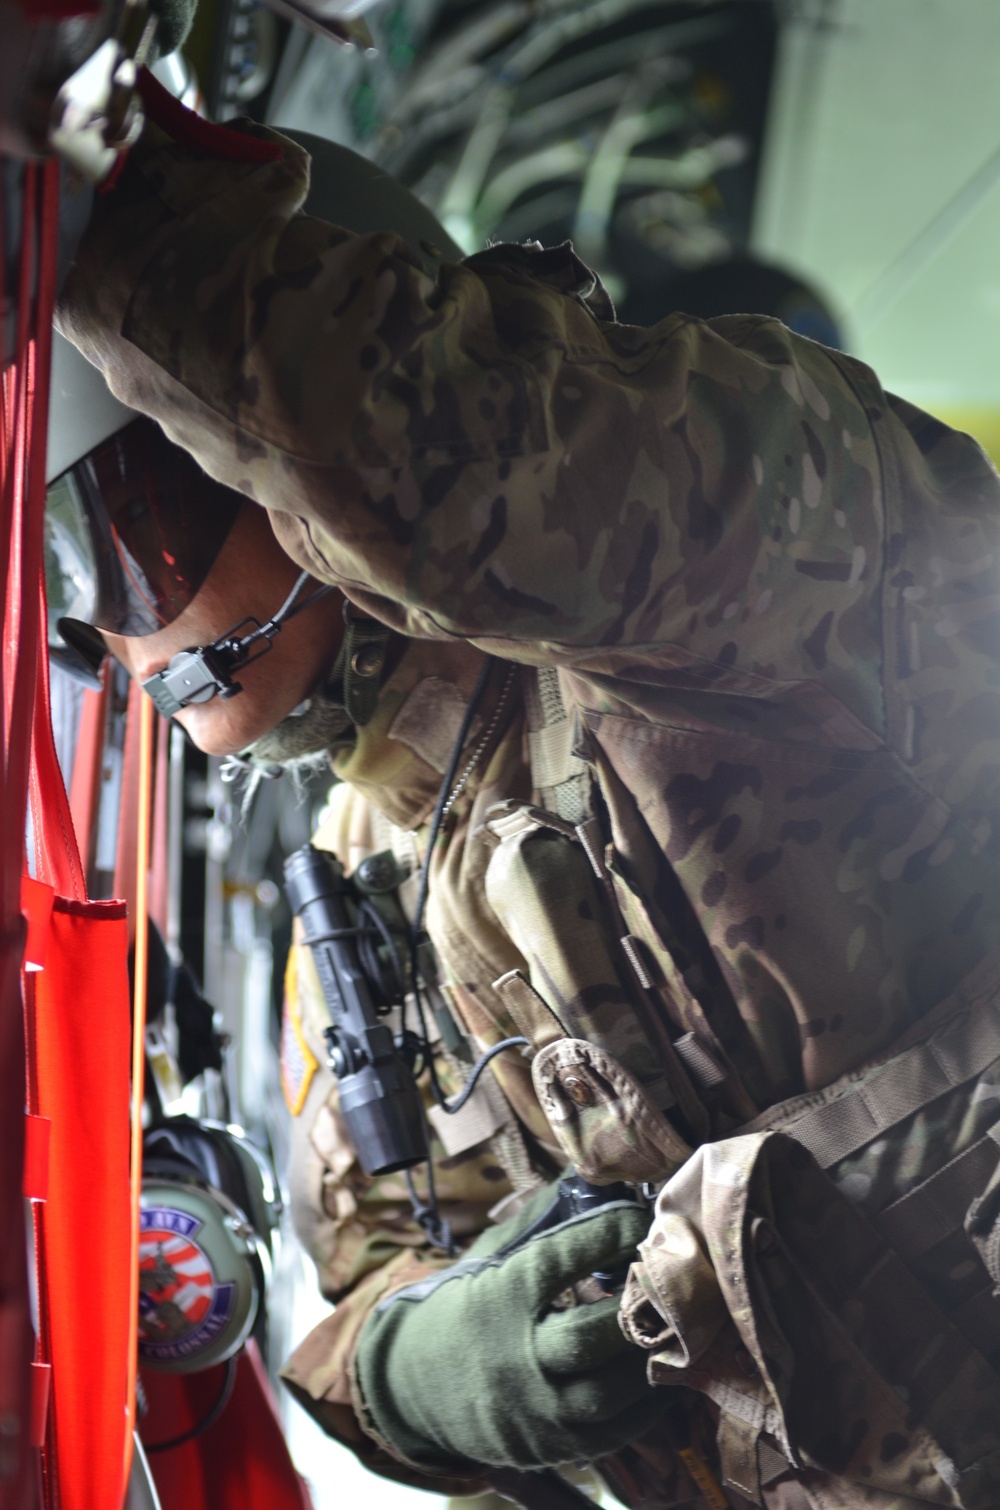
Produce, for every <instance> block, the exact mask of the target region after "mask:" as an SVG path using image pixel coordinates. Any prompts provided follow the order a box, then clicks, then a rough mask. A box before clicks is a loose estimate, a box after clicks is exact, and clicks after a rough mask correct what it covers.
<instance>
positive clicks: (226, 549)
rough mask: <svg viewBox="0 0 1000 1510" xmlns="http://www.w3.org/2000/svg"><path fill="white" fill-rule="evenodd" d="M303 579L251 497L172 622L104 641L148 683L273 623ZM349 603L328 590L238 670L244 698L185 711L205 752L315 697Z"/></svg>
mask: <svg viewBox="0 0 1000 1510" xmlns="http://www.w3.org/2000/svg"><path fill="white" fill-rule="evenodd" d="M298 575H299V568H298V567H297V566H296V565H295V563H294V562H293V561H291V560H289V558H288V557H287V556H286V555H285V553H284V551H283V550H282V549H281V546H280V545H279V544H278V542H277V540H275V538H274V534H273V533H272V530H271V526H270V524H269V522H268V517H267V514H266V512H265V511H264V509H262V508H258V507H257V505H256V504H252V503H247V504H246V505H245V506H244V507H243V509H241V511H240V513H239V515H238V516H237V519H236V522H235V524H234V525H233V527H232V529H231V531H230V532H229V535H228V537H227V539H226V542H225V544H224V545H223V547H222V550H221V551H220V552H219V555H218V557H217V558H216V560H215V563H214V565H213V566H212V569H211V571H210V572H209V574H208V576H207V577H206V579H205V581H204V583H203V584H202V586H201V588H200V589H199V591H198V592H197V594H196V595H195V597H194V598H193V599H192V600H191V602H190V603H189V604H188V606H187V608H186V609H185V610H184V612H183V613H182V614H181V615H180V616H179V617H178V618H176V619H175V620H174V622H173V623H172V624H168V625H167V626H166V628H164V629H161V630H160V631H159V632H158V633H157V634H149V635H143V636H142V637H141V638H135V637H134V636H131V635H121V634H111V633H109V632H108V631H103V634H104V639H105V641H106V643H107V646H108V649H109V650H110V652H111V654H112V655H113V656H115V657H116V659H117V660H119V661H121V663H122V665H123V666H124V667H125V669H126V670H127V671H128V672H129V674H130V675H131V676H133V677H135V678H136V680H137V681H140V682H141V681H145V680H146V678H147V677H150V676H154V675H155V674H156V672H158V671H163V670H164V668H165V667H166V666H167V665H168V663H169V662H170V660H171V658H172V657H173V656H175V655H176V654H177V653H178V651H181V650H187V649H189V648H190V647H191V646H193V645H210V644H212V642H213V641H214V640H217V639H218V638H219V637H220V636H221V635H223V634H225V633H226V631H227V630H229V629H232V628H233V627H234V626H235V625H236V624H237V623H238V622H239V621H240V620H241V619H245V618H255V619H257V620H258V621H259V622H260V623H261V624H263V623H264V622H265V621H266V620H267V619H269V618H271V616H272V615H273V614H275V613H277V611H278V609H279V608H280V607H281V604H282V603H283V602H284V600H285V598H286V597H287V595H288V594H289V593H290V592H291V590H292V587H293V586H294V584H295V581H296V578H297V577H298ZM307 591H308V589H303V593H304V595H305V594H306V593H307ZM343 601H344V600H343V598H342V597H341V595H340V593H338V592H332V593H328V594H327V595H326V597H323V598H321V599H320V600H319V602H318V603H314V604H313V605H312V606H311V607H309V608H306V609H304V610H303V611H302V613H300V614H298V615H296V617H295V618H293V619H291V620H289V622H288V623H287V624H286V625H285V626H284V627H283V628H282V630H281V631H280V633H279V634H277V635H276V636H275V638H274V640H273V641H272V648H271V650H269V651H268V653H267V654H266V655H264V656H262V657H261V659H260V660H259V661H255V662H254V663H253V664H252V665H250V666H247V667H246V669H245V670H243V671H240V672H239V673H238V675H237V680H238V681H239V682H240V683H241V684H242V686H243V691H242V692H240V693H238V694H237V696H236V697H233V698H229V699H226V700H224V699H223V698H221V697H213V698H212V700H211V702H207V703H196V704H192V705H191V706H190V707H187V708H182V709H181V711H180V713H178V714H177V722H178V723H179V724H183V726H184V728H185V729H186V730H187V732H188V733H189V734H190V736H191V738H192V739H193V740H194V742H195V744H196V745H197V746H198V748H199V749H201V750H204V751H205V753H206V754H208V755H232V754H235V753H236V752H237V751H238V750H244V749H246V747H247V745H249V744H252V743H253V741H254V740H255V739H259V738H260V737H261V735H262V734H267V733H269V732H270V731H271V730H272V729H273V728H275V727H276V726H277V725H278V724H279V723H280V722H281V720H282V719H283V718H287V716H288V714H289V713H291V711H292V709H293V708H295V707H297V705H298V704H299V703H300V702H301V701H302V699H303V698H305V697H308V696H309V694H310V693H311V692H312V691H313V690H314V688H315V687H316V686H317V685H318V683H319V682H320V681H321V679H322V678H323V675H324V673H325V672H326V671H328V670H329V668H330V666H331V664H332V663H333V660H334V658H335V656H336V654H337V651H338V650H339V648H340V640H341V635H342V634H343Z"/></svg>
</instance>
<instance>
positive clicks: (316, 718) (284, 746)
mask: <svg viewBox="0 0 1000 1510" xmlns="http://www.w3.org/2000/svg"><path fill="white" fill-rule="evenodd" d="M339 696H340V688H339V687H326V688H324V689H323V690H322V691H320V692H314V693H313V695H312V697H310V698H307V699H306V701H305V703H304V704H302V705H301V708H297V709H296V710H295V711H294V712H293V713H290V714H289V715H288V717H287V718H283V719H282V721H281V723H280V724H278V726H277V728H275V729H272V730H271V731H270V733H268V734H262V735H261V737H260V738H259V739H255V740H254V742H253V744H252V745H250V746H248V748H247V749H246V750H244V751H242V752H241V758H242V759H243V760H246V761H249V763H250V764H251V765H253V766H256V767H258V768H262V767H266V766H275V765H277V766H282V767H286V766H294V765H298V764H300V763H302V762H303V761H308V762H310V763H314V762H316V760H317V757H319V756H325V755H327V754H328V753H329V751H330V750H331V749H333V747H334V746H335V745H337V744H342V743H343V742H344V739H345V736H346V735H348V734H349V733H350V731H351V728H352V724H351V720H350V719H349V718H348V716H347V710H346V709H345V707H344V705H343V703H342V702H340V701H339V700H338V699H339Z"/></svg>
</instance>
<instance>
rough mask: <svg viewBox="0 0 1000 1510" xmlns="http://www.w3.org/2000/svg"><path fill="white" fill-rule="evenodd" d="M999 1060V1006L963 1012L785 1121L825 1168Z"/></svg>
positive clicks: (785, 1127)
mask: <svg viewBox="0 0 1000 1510" xmlns="http://www.w3.org/2000/svg"><path fill="white" fill-rule="evenodd" d="M998 1058H1000V1003H997V1002H996V1001H990V1002H988V1003H987V1004H985V1005H984V1006H981V1007H976V1008H974V1009H972V1010H970V1011H961V1012H959V1014H958V1015H957V1016H956V1017H955V1018H954V1019H953V1020H952V1021H951V1022H949V1023H948V1024H947V1025H946V1026H945V1027H944V1028H943V1029H942V1030H941V1031H939V1032H938V1033H936V1034H935V1035H934V1036H933V1037H932V1038H928V1039H927V1040H926V1041H925V1042H923V1043H920V1044H917V1045H916V1046H915V1047H914V1048H912V1049H907V1050H906V1051H905V1052H904V1053H902V1054H899V1055H897V1056H896V1058H894V1059H890V1060H889V1061H888V1062H887V1063H886V1064H884V1065H881V1066H880V1067H879V1068H878V1069H876V1070H873V1071H872V1072H871V1073H870V1074H869V1075H866V1076H865V1078H864V1079H863V1080H859V1081H858V1082H857V1084H856V1085H853V1086H851V1087H850V1089H848V1090H845V1091H844V1093H843V1094H842V1095H840V1096H838V1097H837V1099H836V1100H834V1101H828V1102H826V1104H825V1105H823V1106H818V1107H815V1108H814V1109H813V1110H811V1111H807V1112H804V1113H803V1114H802V1115H801V1116H800V1117H797V1118H796V1119H795V1120H794V1121H792V1122H788V1123H784V1124H783V1125H782V1131H784V1132H786V1133H788V1134H789V1136H790V1137H793V1138H795V1140H796V1141H797V1142H799V1143H802V1144H803V1145H804V1146H805V1147H806V1148H808V1149H809V1152H810V1153H811V1154H812V1155H813V1157H814V1158H815V1159H816V1161H817V1163H818V1164H820V1165H821V1166H822V1168H824V1169H829V1168H831V1166H832V1165H834V1164H837V1163H839V1162H840V1160H841V1159H846V1158H847V1157H848V1155H850V1154H852V1153H856V1152H857V1151H858V1150H859V1149H861V1148H864V1147H865V1146H866V1145H867V1144H868V1143H872V1142H874V1140H875V1139H876V1138H878V1137H880V1136H881V1135H882V1134H883V1133H886V1132H888V1131H889V1129H890V1128H892V1127H895V1126H897V1125H898V1124H899V1123H900V1122H905V1121H906V1119H907V1118H908V1117H912V1116H913V1115H914V1113H915V1112H918V1111H920V1110H921V1108H922V1107H925V1106H928V1105H930V1103H931V1102H932V1101H936V1100H937V1098H938V1097H939V1096H943V1095H945V1094H946V1092H948V1091H951V1090H955V1089H956V1088H957V1087H958V1086H960V1085H964V1084H965V1083H966V1082H967V1081H969V1080H974V1079H975V1078H976V1076H977V1075H981V1074H982V1072H983V1071H984V1070H985V1069H987V1068H988V1067H989V1066H990V1065H991V1064H992V1063H993V1062H994V1060H996V1059H998Z"/></svg>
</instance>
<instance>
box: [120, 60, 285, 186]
mask: <svg viewBox="0 0 1000 1510" xmlns="http://www.w3.org/2000/svg"><path fill="white" fill-rule="evenodd" d="M139 93H140V94H141V96H142V101H143V104H144V105H145V107H146V114H147V116H148V117H149V119H150V120H151V121H152V122H153V124H154V125H155V126H159V127H160V128H161V130H163V131H165V132H166V133H167V135H168V136H172V137H173V139H174V141H175V142H177V143H178V144H179V145H180V146H182V147H190V148H192V149H194V150H195V151H197V152H204V153H205V155H206V157H222V158H228V159H230V160H231V161H232V162H243V163H275V162H278V161H279V160H280V159H281V157H282V156H283V152H282V148H281V147H280V146H279V145H278V143H277V142H266V141H263V140H262V139H261V137H259V136H247V135H246V134H245V133H244V132H242V131H230V130H228V129H227V127H225V126H217V125H215V123H214V122H213V121H207V120H206V119H205V117H204V116H203V115H198V114H197V113H196V112H195V111H194V110H189V109H188V108H187V106H186V105H182V104H181V102H180V100H179V99H177V97H176V95H172V94H171V93H170V91H169V89H164V87H163V85H162V84H161V83H160V81H159V79H157V78H154V76H153V75H152V74H151V73H150V71H149V69H148V68H143V69H141V70H140V73H139Z"/></svg>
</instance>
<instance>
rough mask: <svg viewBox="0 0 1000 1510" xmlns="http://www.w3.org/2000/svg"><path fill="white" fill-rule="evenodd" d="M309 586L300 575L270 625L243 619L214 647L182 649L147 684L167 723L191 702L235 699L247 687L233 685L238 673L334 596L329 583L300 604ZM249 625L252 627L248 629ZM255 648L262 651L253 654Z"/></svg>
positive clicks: (145, 688) (216, 642)
mask: <svg viewBox="0 0 1000 1510" xmlns="http://www.w3.org/2000/svg"><path fill="white" fill-rule="evenodd" d="M308 581H310V576H309V573H308V572H307V571H304V572H302V573H301V574H300V575H299V577H298V579H297V580H296V583H295V586H294V587H293V588H292V590H291V592H290V593H289V594H288V597H287V598H286V599H285V601H284V603H282V605H281V607H280V608H279V609H278V612H277V613H276V614H275V615H274V617H273V618H271V619H268V621H267V623H266V624H261V623H259V622H258V620H257V619H254V618H246V619H241V620H240V622H239V623H238V624H235V625H234V626H233V628H232V629H230V630H228V631H227V632H226V633H225V634H224V635H223V636H222V637H221V639H218V640H216V641H215V643H214V644H212V645H194V646H192V647H191V648H190V649H188V650H181V651H180V652H179V653H178V654H177V655H175V656H174V657H173V659H172V660H171V661H170V664H169V665H168V666H167V668H166V670H165V671H158V672H157V673H156V675H155V676H150V677H148V678H147V679H146V681H144V682H143V684H142V689H143V691H144V692H148V693H149V695H150V697H151V698H152V699H153V702H154V703H155V704H156V706H157V708H158V709H159V711H160V712H161V713H162V714H163V716H164V717H165V718H173V717H174V715H175V714H176V713H179V712H180V711H181V709H182V708H186V707H188V706H189V704H191V703H207V702H211V700H212V698H213V697H215V696H216V694H218V696H219V697H223V698H230V697H235V696H236V694H237V693H238V692H242V691H243V687H242V684H241V683H240V682H238V681H235V680H234V674H235V673H236V672H237V671H242V670H243V669H244V667H246V666H250V665H252V664H253V662H254V661H259V660H260V658H261V656H263V655H266V654H267V652H268V651H269V650H270V649H271V641H272V640H273V639H274V637H275V635H277V634H279V633H280V631H281V629H282V626H283V625H285V624H287V623H288V621H289V619H293V618H294V617H295V615H296V614H297V613H301V612H302V610H303V609H305V608H309V607H310V606H311V605H312V604H313V603H316V602H318V601H319V599H320V598H324V597H326V595H327V593H329V592H332V591H333V587H332V586H331V585H329V584H328V585H326V586H324V587H320V588H318V589H317V590H316V592H313V593H310V594H309V596H308V597H307V598H303V599H302V600H301V602H296V599H297V598H298V596H299V593H300V592H301V591H302V589H303V587H304V586H305V584H306V583H307V582H308ZM248 626H252V627H250V628H249V629H248ZM254 646H258V647H259V648H258V649H257V650H255V649H254Z"/></svg>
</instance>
